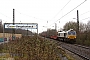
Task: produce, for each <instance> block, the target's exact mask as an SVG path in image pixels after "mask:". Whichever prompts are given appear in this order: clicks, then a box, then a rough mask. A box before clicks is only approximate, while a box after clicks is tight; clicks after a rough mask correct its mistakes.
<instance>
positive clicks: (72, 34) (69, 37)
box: [57, 29, 76, 42]
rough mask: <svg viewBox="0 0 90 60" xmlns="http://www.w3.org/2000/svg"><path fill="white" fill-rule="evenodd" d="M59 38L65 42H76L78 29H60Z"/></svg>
mask: <svg viewBox="0 0 90 60" xmlns="http://www.w3.org/2000/svg"><path fill="white" fill-rule="evenodd" d="M57 39H58V40H60V41H65V42H76V31H74V30H73V29H70V30H68V31H60V32H58V34H57Z"/></svg>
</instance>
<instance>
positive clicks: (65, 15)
mask: <svg viewBox="0 0 90 60" xmlns="http://www.w3.org/2000/svg"><path fill="white" fill-rule="evenodd" d="M86 1H87V0H85V1H83V2H82V3H81V4H79V5H77V6H76V7H75V8H73V9H72V10H70V11H69V12H68V13H66V14H65V15H63V16H62V17H61V18H60V19H58V20H56V21H55V22H57V21H59V20H61V19H62V18H63V17H65V16H66V15H68V14H69V13H71V12H72V11H73V10H75V9H76V8H78V7H79V6H81V5H82V4H83V3H84V2H86ZM55 22H54V23H55ZM54 23H53V24H54ZM51 25H52V24H51ZM51 25H50V26H51Z"/></svg>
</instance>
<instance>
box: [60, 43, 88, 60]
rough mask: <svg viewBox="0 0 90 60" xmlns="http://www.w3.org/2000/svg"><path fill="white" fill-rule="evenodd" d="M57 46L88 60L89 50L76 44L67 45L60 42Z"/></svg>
mask: <svg viewBox="0 0 90 60" xmlns="http://www.w3.org/2000/svg"><path fill="white" fill-rule="evenodd" d="M59 45H60V46H61V47H62V48H65V49H66V50H68V51H70V52H72V53H74V54H76V55H78V56H80V57H82V58H83V59H84V60H90V48H89V47H85V46H81V45H77V44H67V43H64V42H60V43H59Z"/></svg>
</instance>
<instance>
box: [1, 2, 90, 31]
mask: <svg viewBox="0 0 90 60" xmlns="http://www.w3.org/2000/svg"><path fill="white" fill-rule="evenodd" d="M83 2H84V3H83ZM81 3H82V4H81ZM80 4H81V5H80ZM78 5H80V6H78ZM77 6H78V7H77ZM89 6H90V0H0V19H1V20H2V22H3V23H12V22H13V21H12V20H13V9H15V23H20V22H21V23H38V25H39V26H38V27H39V32H42V31H44V30H46V29H47V28H55V27H52V26H54V25H55V23H57V29H59V28H63V25H65V23H66V22H69V21H75V22H76V21H77V20H76V19H73V18H76V14H77V10H79V20H80V22H83V23H87V22H88V21H89V20H90V7H89ZM76 7H77V8H76ZM74 8H75V9H74ZM73 9H74V10H73ZM72 10H73V11H72ZM70 11H71V12H70ZM66 14H67V15H66ZM63 16H64V17H63ZM47 21H48V23H47ZM43 26H47V28H46V27H43Z"/></svg>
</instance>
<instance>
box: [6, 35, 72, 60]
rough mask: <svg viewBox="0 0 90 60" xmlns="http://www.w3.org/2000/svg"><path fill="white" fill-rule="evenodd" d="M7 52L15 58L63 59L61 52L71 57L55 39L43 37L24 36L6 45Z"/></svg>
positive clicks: (27, 59)
mask: <svg viewBox="0 0 90 60" xmlns="http://www.w3.org/2000/svg"><path fill="white" fill-rule="evenodd" d="M5 46H6V47H5V48H4V49H6V50H5V52H8V53H10V57H13V58H14V59H15V60H61V58H62V57H60V54H62V56H65V57H67V58H69V60H73V59H71V58H70V57H69V56H68V55H66V53H65V51H64V50H62V49H61V48H57V46H58V44H57V42H55V41H54V40H52V41H51V40H48V39H44V38H41V37H38V39H37V38H36V36H33V37H23V38H21V39H19V40H14V41H11V42H9V43H8V44H6V45H5Z"/></svg>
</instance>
